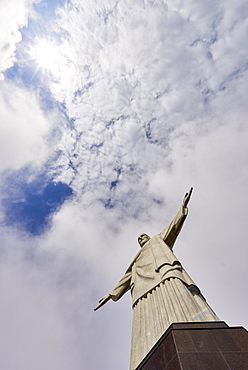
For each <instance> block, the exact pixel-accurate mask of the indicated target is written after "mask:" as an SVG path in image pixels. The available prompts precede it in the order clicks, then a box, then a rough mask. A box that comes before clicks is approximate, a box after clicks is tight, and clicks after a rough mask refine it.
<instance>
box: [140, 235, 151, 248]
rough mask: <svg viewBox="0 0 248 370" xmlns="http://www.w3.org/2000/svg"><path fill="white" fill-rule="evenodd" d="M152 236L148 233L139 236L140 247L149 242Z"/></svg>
mask: <svg viewBox="0 0 248 370" xmlns="http://www.w3.org/2000/svg"><path fill="white" fill-rule="evenodd" d="M150 239H151V238H150V236H149V235H147V234H141V235H140V236H139V237H138V243H139V245H140V247H141V248H142V247H143V246H144V245H145V244H146V243H147V242H148V240H150Z"/></svg>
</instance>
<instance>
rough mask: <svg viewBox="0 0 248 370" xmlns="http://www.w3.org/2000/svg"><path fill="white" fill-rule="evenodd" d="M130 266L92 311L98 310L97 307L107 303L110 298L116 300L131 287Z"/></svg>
mask: <svg viewBox="0 0 248 370" xmlns="http://www.w3.org/2000/svg"><path fill="white" fill-rule="evenodd" d="M131 276H132V274H131V268H129V269H128V270H127V272H126V273H125V275H124V276H123V278H122V279H121V280H120V281H119V283H118V284H117V285H116V287H115V288H114V289H113V290H111V292H110V293H109V294H107V295H105V296H104V297H103V298H102V299H100V301H99V305H98V306H96V307H95V308H94V311H96V310H98V308H100V307H102V306H103V305H104V304H105V303H107V302H108V301H109V300H110V299H112V300H113V301H118V299H120V298H121V297H122V296H123V295H124V294H125V293H126V292H127V291H128V290H129V289H130V287H131Z"/></svg>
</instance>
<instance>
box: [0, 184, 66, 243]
mask: <svg viewBox="0 0 248 370" xmlns="http://www.w3.org/2000/svg"><path fill="white" fill-rule="evenodd" d="M14 188H15V186H14ZM18 190H19V192H18V195H17V194H16V192H13V191H10V195H9V196H8V198H6V199H4V201H3V206H4V208H5V223H6V224H7V225H8V226H12V225H13V226H17V227H18V228H20V229H22V230H25V231H26V232H28V233H29V234H31V235H34V236H35V235H40V234H42V233H43V232H45V231H46V230H47V228H49V226H50V220H51V215H52V214H53V213H54V212H56V211H57V210H58V209H59V208H60V206H61V205H62V204H63V203H64V202H65V200H66V199H68V198H69V197H70V196H71V195H72V189H71V188H70V187H69V186H68V185H66V184H64V183H62V182H58V183H55V182H53V181H51V182H48V183H47V184H46V185H44V184H42V183H41V182H39V181H38V182H37V181H36V182H33V183H31V184H26V186H24V184H20V187H19V189H18Z"/></svg>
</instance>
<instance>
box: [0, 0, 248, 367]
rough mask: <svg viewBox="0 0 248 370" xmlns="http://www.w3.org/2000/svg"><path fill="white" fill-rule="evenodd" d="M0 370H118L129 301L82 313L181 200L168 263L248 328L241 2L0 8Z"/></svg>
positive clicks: (54, 2) (126, 340) (112, 1)
mask: <svg viewBox="0 0 248 370" xmlns="http://www.w3.org/2000/svg"><path fill="white" fill-rule="evenodd" d="M0 25H1V26H0V28H1V32H0V117H1V119H0V144H1V145H0V187H1V192H0V229H1V233H0V235H1V236H0V239H1V243H0V296H1V300H0V317H1V319H0V352H1V356H0V357H1V368H2V369H4V370H13V369H18V370H24V369H25V370H33V369H35V370H44V369H46V370H71V369H73V370H79V369H80V370H82V369H83V370H88V369H90V370H98V369H103V370H104V369H113V370H115V369H118V370H126V369H128V366H129V354H130V340H131V326H132V309H131V297H130V294H129V293H127V294H126V295H125V296H124V297H123V298H122V299H121V300H120V301H118V302H112V301H110V302H108V303H107V304H106V305H105V306H104V307H102V308H101V309H100V310H98V311H97V312H94V311H93V308H94V307H95V306H96V305H97V303H98V301H99V299H100V298H102V297H103V296H104V295H106V294H107V293H108V292H109V291H110V290H112V288H113V287H114V286H115V285H116V283H117V282H118V281H119V279H120V278H121V277H122V276H123V274H124V272H125V270H126V269H127V267H128V265H129V263H130V262H131V260H132V258H133V257H134V255H135V254H136V253H137V251H138V250H139V246H138V243H137V237H138V235H139V234H141V233H142V232H146V233H148V234H149V235H151V236H153V235H155V234H157V233H159V232H160V231H162V230H163V229H164V227H166V226H167V224H168V223H169V222H170V221H171V220H172V218H173V217H174V216H175V214H176V213H177V211H178V209H179V207H180V205H181V202H182V199H183V196H184V194H185V193H186V192H187V191H188V189H189V188H190V187H191V186H193V187H194V191H193V194H192V198H191V201H190V204H189V215H188V219H187V220H186V223H185V225H184V227H183V230H182V232H181V234H180V236H179V237H178V240H177V243H176V244H175V247H174V251H175V254H176V255H177V257H178V258H179V259H180V261H181V262H182V264H183V266H184V268H185V269H186V270H187V272H188V273H189V274H190V276H191V277H192V278H193V279H194V281H195V282H196V284H197V285H198V286H199V288H200V289H201V291H202V293H203V295H204V296H205V297H206V299H207V301H208V303H209V304H210V305H211V307H212V308H213V310H214V311H215V312H216V314H217V315H218V316H219V317H220V319H221V320H223V321H225V322H226V323H227V324H228V325H230V326H243V327H245V328H248V319H247V308H248V307H247V306H248V297H247V260H248V251H247V236H248V232H247V219H248V195H247V183H248V160H247V158H248V145H247V142H248V125H247V116H248V104H247V95H248V83H247V79H248V50H247V49H248V44H247V31H248V29H247V28H248V1H247V0H235V1H232V0H219V1H218V2H216V1H214V0H209V1H207V2H206V1H205V0H197V1H196V0H184V1H182V0H173V1H172V0H136V1H131V0H122V1H120V0H98V1H96V0H91V1H86V0H40V1H39V0H35V1H33V0H1V2H0Z"/></svg>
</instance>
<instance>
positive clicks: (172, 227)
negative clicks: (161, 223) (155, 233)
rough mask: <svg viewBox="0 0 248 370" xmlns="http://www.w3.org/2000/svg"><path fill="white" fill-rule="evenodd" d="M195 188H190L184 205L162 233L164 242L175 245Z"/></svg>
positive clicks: (170, 245) (184, 199)
mask: <svg viewBox="0 0 248 370" xmlns="http://www.w3.org/2000/svg"><path fill="white" fill-rule="evenodd" d="M192 191H193V188H190V190H189V192H188V193H186V194H185V196H184V198H183V203H182V206H181V207H180V209H179V211H178V213H177V215H176V216H175V217H174V218H173V220H172V221H171V223H170V224H169V226H167V227H166V228H165V229H164V230H163V231H162V232H161V233H160V236H161V238H162V239H163V240H164V242H165V243H166V244H167V245H168V246H169V247H171V248H172V247H173V246H174V244H175V241H176V239H177V237H178V235H179V233H180V231H181V229H182V227H183V224H184V221H185V219H186V217H187V214H188V208H187V205H188V203H189V200H190V197H191V194H192Z"/></svg>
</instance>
